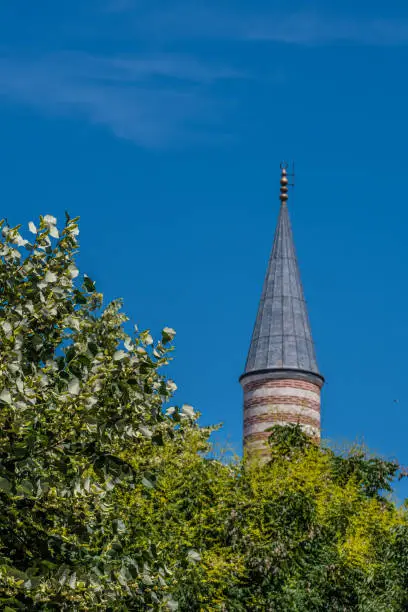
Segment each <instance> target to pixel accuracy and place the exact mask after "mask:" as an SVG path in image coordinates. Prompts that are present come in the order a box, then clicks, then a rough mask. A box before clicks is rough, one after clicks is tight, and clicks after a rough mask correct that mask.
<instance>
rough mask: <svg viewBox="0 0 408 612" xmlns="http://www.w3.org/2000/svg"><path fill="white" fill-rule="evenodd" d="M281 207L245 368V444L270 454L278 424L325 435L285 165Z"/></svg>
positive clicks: (321, 382) (316, 437)
mask: <svg viewBox="0 0 408 612" xmlns="http://www.w3.org/2000/svg"><path fill="white" fill-rule="evenodd" d="M279 198H280V201H281V206H280V212H279V218H278V224H277V227H276V232H275V238H274V242H273V247H272V252H271V256H270V258H269V263H268V268H267V272H266V276H265V281H264V287H263V291H262V295H261V300H260V303H259V307H258V314H257V318H256V322H255V327H254V331H253V334H252V340H251V344H250V348H249V352H248V357H247V361H246V366H245V372H244V374H243V375H242V376H241V379H240V381H241V384H242V386H243V389H244V445H245V448H246V449H247V450H248V451H251V452H252V451H253V450H259V451H260V452H261V454H265V452H266V447H265V441H266V440H267V438H268V437H269V435H270V434H269V433H268V432H267V431H266V430H267V429H268V428H269V427H271V426H272V425H273V424H277V423H280V424H285V423H300V424H301V425H302V427H303V428H304V430H305V431H307V432H308V433H309V434H310V435H311V436H312V437H313V438H315V439H318V438H319V437H320V389H321V387H322V385H323V382H324V379H323V377H322V376H321V374H320V373H319V370H318V366H317V362H316V356H315V350H314V345H313V340H312V333H311V329H310V323H309V317H308V313H307V308H306V302H305V299H304V295H303V288H302V283H301V280H300V273H299V267H298V262H297V257H296V252H295V246H294V241H293V235H292V229H291V224H290V219H289V212H288V206H287V201H288V176H287V170H286V164H281V177H280V195H279Z"/></svg>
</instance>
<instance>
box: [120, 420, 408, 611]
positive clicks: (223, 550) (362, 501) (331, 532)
mask: <svg viewBox="0 0 408 612" xmlns="http://www.w3.org/2000/svg"><path fill="white" fill-rule="evenodd" d="M188 435H189V438H190V440H189V444H188V445H183V448H180V449H178V450H177V449H176V448H175V447H173V446H170V445H169V446H167V448H166V445H165V446H164V447H162V448H161V449H160V453H159V455H160V454H161V457H162V458H161V460H157V462H156V466H157V470H158V473H157V474H156V481H155V487H154V489H151V490H150V491H149V492H148V494H147V495H145V496H144V499H145V502H144V504H143V505H140V496H139V494H137V495H136V497H135V498H134V499H135V503H134V504H133V505H132V496H133V493H131V494H130V499H129V500H128V502H127V503H128V504H129V507H130V508H131V509H132V511H131V516H132V520H133V521H136V522H137V523H139V524H142V525H143V530H144V532H145V533H146V532H148V533H149V534H151V537H152V540H153V542H155V544H156V547H157V550H158V551H159V553H160V558H161V563H162V564H163V566H165V567H166V568H167V569H168V570H169V572H170V573H171V574H172V576H173V584H172V597H173V599H174V600H175V601H177V602H178V605H179V608H178V609H179V610H180V611H186V612H187V611H193V612H194V611H196V610H197V611H201V610H208V611H209V610H228V611H230V610H237V611H245V610H254V611H256V610H259V611H264V610H271V611H272V610H273V611H275V610H277V611H284V612H286V611H287V612H289V611H299V612H300V611H304V610H308V611H309V610H310V611H323V610H339V611H340V610H342V611H343V610H347V611H349V610H356V611H357V610H364V611H366V610H373V611H374V610H375V611H376V612H377V611H383V610H384V611H385V610H386V611H387V612H388V611H393V610H395V611H402V610H405V609H407V592H408V591H407V588H406V587H407V577H408V574H407V567H408V565H407V561H406V560H407V558H408V556H407V553H408V546H407V544H408V529H407V528H408V523H407V515H406V512H405V511H404V509H399V508H397V507H396V506H395V504H394V503H393V502H392V501H390V500H389V499H388V497H387V493H386V491H387V490H389V489H390V488H391V482H392V480H393V478H394V477H395V475H396V473H397V471H398V465H397V464H396V463H395V462H390V461H383V460H381V459H379V458H376V457H371V456H370V455H368V454H367V453H363V451H362V449H360V448H355V449H352V451H351V452H350V453H349V454H347V455H344V456H339V455H336V454H335V453H334V452H333V451H331V450H330V449H328V448H319V447H318V446H316V445H315V444H314V443H313V442H311V441H310V440H309V438H308V437H307V436H306V435H305V434H304V433H303V432H302V430H301V429H300V427H299V426H293V427H292V426H289V427H279V426H276V427H274V428H273V430H272V431H271V440H270V443H271V460H270V462H269V463H268V464H267V465H264V466H261V465H256V464H253V463H251V464H245V462H244V463H242V462H239V461H238V462H234V463H231V464H229V465H228V464H225V463H222V462H220V461H216V460H209V459H206V458H204V457H203V456H202V455H201V454H200V451H201V450H202V444H203V441H202V437H201V434H200V432H193V431H192V432H189V434H188ZM139 544H140V543H139V542H138V541H137V540H135V546H136V547H138V546H139Z"/></svg>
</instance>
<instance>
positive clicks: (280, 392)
mask: <svg viewBox="0 0 408 612" xmlns="http://www.w3.org/2000/svg"><path fill="white" fill-rule="evenodd" d="M242 386H243V389H244V447H245V450H246V452H247V454H250V455H253V454H254V453H255V454H256V455H267V444H266V442H267V440H268V437H269V436H270V433H269V432H267V431H266V430H267V429H268V428H269V427H271V426H272V425H278V424H279V425H286V424H289V423H293V424H296V423H298V424H300V425H301V426H302V429H303V430H304V431H305V432H306V433H308V434H309V435H310V436H311V437H312V438H313V439H315V440H319V439H320V387H321V385H319V384H317V383H314V382H310V381H307V380H298V379H291V378H282V379H276V378H273V379H271V378H269V377H268V375H267V374H254V375H252V376H246V377H245V378H244V379H243V380H242Z"/></svg>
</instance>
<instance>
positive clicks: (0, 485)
mask: <svg viewBox="0 0 408 612" xmlns="http://www.w3.org/2000/svg"><path fill="white" fill-rule="evenodd" d="M0 489H1V490H2V491H5V492H6V493H10V491H11V482H10V481H9V480H7V478H3V477H1V478H0Z"/></svg>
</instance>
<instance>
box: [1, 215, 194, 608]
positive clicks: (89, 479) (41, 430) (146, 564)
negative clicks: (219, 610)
mask: <svg viewBox="0 0 408 612" xmlns="http://www.w3.org/2000/svg"><path fill="white" fill-rule="evenodd" d="M1 227H2V241H1V245H0V257H1V259H0V342H1V352H0V402H1V406H0V516H1V519H0V595H1V597H0V599H1V601H2V606H3V607H4V609H7V607H8V609H20V608H22V609H30V610H36V609H41V610H43V609H47V610H51V609H56V610H63V609H67V610H68V609H69V610H91V609H109V607H111V608H112V609H114V610H120V609H121V606H123V609H128V608H127V607H126V605H125V602H126V600H127V599H129V598H130V599H132V600H133V601H134V602H136V603H137V605H139V606H141V608H142V609H143V607H144V606H148V605H150V604H157V605H159V604H160V601H161V600H162V599H163V600H164V601H166V600H167V595H166V591H165V590H164V591H163V589H162V588H161V585H162V583H164V582H165V581H164V580H163V579H162V577H161V574H160V572H162V573H163V570H161V569H160V567H159V566H157V564H155V563H154V553H153V551H152V549H151V547H150V544H149V538H148V536H147V537H146V538H145V545H144V547H143V548H141V549H138V550H132V555H130V554H128V551H127V544H128V541H129V537H130V535H129V534H128V533H127V523H128V516H127V515H128V513H127V509H126V508H125V507H124V506H123V505H121V504H120V502H119V501H118V500H120V495H119V492H121V491H128V490H130V489H132V488H134V487H135V486H137V485H140V486H142V487H144V488H149V487H151V486H152V484H151V481H150V480H149V478H150V473H149V465H148V464H147V463H146V462H143V461H140V462H139V464H138V469H137V470H135V469H133V467H132V464H131V462H129V461H128V457H131V456H132V455H134V454H138V453H139V449H141V448H144V446H146V444H148V445H150V446H155V445H160V444H163V440H165V439H167V438H168V439H172V440H175V441H177V440H181V439H182V438H183V436H184V429H185V428H188V427H189V423H190V422H192V417H193V413H192V411H191V409H190V408H189V407H185V408H184V410H178V409H174V410H169V411H168V412H167V414H164V413H163V410H162V406H163V403H164V402H167V401H168V400H169V399H170V397H171V395H172V392H173V390H174V387H175V385H174V383H172V381H169V380H166V379H165V378H164V377H163V376H162V375H161V374H159V372H158V370H159V368H160V367H162V366H164V365H166V364H167V363H168V361H169V351H170V350H171V341H172V339H173V336H174V330H172V329H170V328H165V329H164V330H163V333H162V338H161V340H160V341H159V342H156V343H153V339H152V337H151V336H150V334H149V332H148V331H144V332H140V333H137V332H135V334H133V336H132V337H130V336H129V335H128V334H127V333H125V331H124V325H125V323H126V317H125V316H124V315H123V314H121V312H120V302H113V303H112V304H109V305H108V306H107V307H106V308H104V309H102V296H101V294H100V293H98V292H97V291H96V289H95V286H94V283H93V282H92V281H91V279H90V278H88V277H87V276H85V277H84V278H83V281H82V282H81V283H80V284H79V283H78V280H79V273H78V270H77V268H76V266H75V254H76V251H77V246H78V245H77V234H78V224H77V219H70V218H69V217H67V219H66V225H65V227H64V229H63V230H62V232H61V233H59V231H58V229H57V226H56V219H55V218H54V217H52V216H50V215H46V216H45V217H41V219H40V224H39V227H38V228H37V227H35V226H34V224H33V223H30V225H29V227H30V231H31V232H32V233H33V234H34V240H33V241H32V242H29V241H27V240H26V239H24V238H23V237H22V236H21V234H20V231H19V230H20V228H19V227H15V228H9V227H7V225H6V224H5V223H4V222H2V224H1ZM152 561H153V565H154V566H155V572H156V573H155V574H154V573H153V571H152V570H151V566H152ZM156 585H159V587H160V588H157V589H156V590H157V591H159V592H158V594H157V593H156V590H152V589H151V587H153V588H156ZM164 586H165V585H164ZM135 605H136V604H135ZM160 605H161V604H160Z"/></svg>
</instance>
